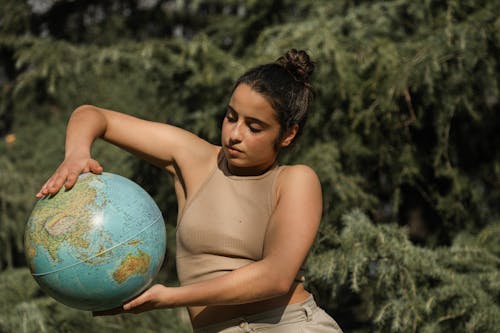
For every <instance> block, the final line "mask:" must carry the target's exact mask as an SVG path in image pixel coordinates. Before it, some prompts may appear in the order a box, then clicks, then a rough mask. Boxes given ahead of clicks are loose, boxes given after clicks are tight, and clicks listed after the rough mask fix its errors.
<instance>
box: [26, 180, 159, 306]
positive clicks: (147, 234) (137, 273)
mask: <svg viewBox="0 0 500 333" xmlns="http://www.w3.org/2000/svg"><path fill="white" fill-rule="evenodd" d="M24 246H25V253H26V259H27V262H28V265H29V267H30V270H31V274H32V275H33V277H34V278H35V280H36V281H37V282H38V284H39V285H40V287H41V288H42V290H44V291H45V292H46V293H47V294H48V295H50V296H52V297H53V298H54V299H56V300H57V301H59V302H61V303H63V304H66V305H68V306H70V307H73V308H77V309H81V310H90V311H99V310H107V309H111V308H114V307H117V306H121V305H122V304H123V303H124V302H125V301H127V300H129V299H131V298H133V297H134V296H136V295H138V294H139V293H141V292H142V291H143V290H144V289H146V288H147V287H148V285H150V284H151V282H152V281H153V279H154V278H155V276H156V275H157V274H158V271H159V269H160V267H161V265H162V263H163V259H164V254H165V250H166V232H165V224H164V220H163V217H162V214H161V212H160V210H159V209H158V206H157V205H156V203H155V202H154V201H153V199H152V198H151V197H150V196H149V194H147V192H146V191H144V189H142V188H141V187H140V186H139V185H137V184H136V183H134V182H133V181H131V180H129V179H127V178H125V177H122V176H119V175H116V174H112V173H106V172H105V173H102V174H100V175H96V174H92V173H84V174H81V175H80V176H79V178H78V180H77V182H76V184H75V185H74V186H73V188H72V189H70V190H66V189H64V188H62V189H61V190H60V191H59V192H58V193H57V194H55V195H53V196H46V197H44V198H41V199H40V200H38V201H37V203H36V204H35V207H34V208H33V211H32V213H31V215H30V217H29V220H28V222H27V225H26V230H25V237H24Z"/></svg>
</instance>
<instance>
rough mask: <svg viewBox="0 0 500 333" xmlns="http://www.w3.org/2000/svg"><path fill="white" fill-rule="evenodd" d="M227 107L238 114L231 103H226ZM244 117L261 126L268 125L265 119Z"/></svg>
mask: <svg viewBox="0 0 500 333" xmlns="http://www.w3.org/2000/svg"><path fill="white" fill-rule="evenodd" d="M227 108H228V109H229V110H231V111H232V112H235V113H237V114H239V113H238V111H236V110H235V109H234V108H233V107H232V106H231V105H229V104H228V105H227ZM245 118H246V119H248V120H250V121H251V122H255V123H257V124H259V125H260V126H262V127H269V126H270V125H269V124H268V123H266V122H265V121H262V120H260V119H258V118H254V117H245Z"/></svg>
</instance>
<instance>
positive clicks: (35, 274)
mask: <svg viewBox="0 0 500 333" xmlns="http://www.w3.org/2000/svg"><path fill="white" fill-rule="evenodd" d="M162 219H163V216H162V214H161V213H160V215H159V216H158V217H157V218H156V219H155V220H154V221H153V222H151V223H150V224H148V225H147V226H145V227H144V228H142V229H141V230H140V231H138V232H136V233H135V234H134V235H133V236H130V237H129V238H127V239H125V240H124V241H122V242H120V243H118V244H116V245H113V246H112V247H110V248H109V249H106V250H104V251H101V252H99V253H97V254H95V255H93V256H91V257H88V258H86V259H85V260H80V261H77V262H75V263H72V264H70V265H68V266H64V267H61V268H58V269H54V270H52V271H49V272H45V273H31V275H32V276H44V275H49V274H52V273H56V272H59V271H61V270H64V269H68V268H70V267H73V266H76V265H79V264H81V263H84V262H87V261H89V260H92V259H94V258H95V257H98V256H101V255H103V254H104V253H106V252H108V251H110V250H112V249H114V248H116V247H118V246H120V245H122V244H124V243H126V242H128V241H130V240H131V239H132V238H134V237H136V236H137V235H139V234H140V233H142V232H143V231H144V230H146V229H147V228H149V227H151V226H152V225H153V224H155V223H157V222H158V220H162Z"/></svg>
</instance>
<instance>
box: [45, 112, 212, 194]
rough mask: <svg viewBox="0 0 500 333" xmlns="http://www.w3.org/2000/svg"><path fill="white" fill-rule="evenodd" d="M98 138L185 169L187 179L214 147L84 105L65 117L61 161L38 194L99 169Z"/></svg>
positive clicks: (54, 190)
mask: <svg viewBox="0 0 500 333" xmlns="http://www.w3.org/2000/svg"><path fill="white" fill-rule="evenodd" d="M97 138H103V139H104V140H106V141H109V142H111V143H113V144H115V145H117V146H119V147H121V148H123V149H125V150H127V151H130V152H132V153H134V154H136V155H138V156H139V157H141V158H143V159H145V160H147V161H149V162H151V163H152V164H154V165H156V166H158V167H160V168H164V169H166V170H167V171H169V172H171V173H172V174H175V173H176V172H177V171H178V170H181V171H182V172H183V175H184V172H185V173H186V174H187V177H186V175H184V178H187V179H188V182H190V181H191V180H190V179H191V178H196V175H197V174H198V172H196V171H197V170H195V168H196V165H203V164H197V163H194V162H199V163H203V162H205V163H206V162H207V160H208V159H209V158H210V157H211V156H212V155H213V150H214V146H212V145H210V144H209V143H208V142H206V141H204V140H202V139H200V138H199V137H197V136H196V135H194V134H192V133H190V132H188V131H185V130H182V129H180V128H177V127H175V126H171V125H167V124H163V123H156V122H152V121H147V120H142V119H139V118H136V117H132V116H129V115H126V114H123V113H119V112H115V111H112V110H106V109H103V108H99V107H95V106H92V105H83V106H81V107H79V108H77V109H75V111H73V113H72V115H71V117H70V119H69V121H68V125H67V130H66V144H65V158H64V161H63V162H62V163H61V165H60V166H59V167H58V169H57V170H56V172H55V173H54V174H53V175H52V176H51V177H50V178H49V179H48V180H47V182H46V183H45V184H44V185H43V186H42V188H41V190H40V191H39V193H38V194H37V196H38V197H42V196H44V195H51V194H55V193H57V191H58V190H59V189H60V188H61V187H62V186H63V185H64V186H65V187H66V188H71V187H72V186H73V185H74V183H75V182H76V179H77V178H78V175H79V174H80V173H82V172H88V171H91V172H96V173H100V172H102V167H101V166H100V165H99V163H98V162H97V161H95V160H93V159H92V158H91V154H90V150H91V146H92V144H93V142H94V141H95V140H96V139H97ZM191 175H192V177H191ZM188 185H189V184H188Z"/></svg>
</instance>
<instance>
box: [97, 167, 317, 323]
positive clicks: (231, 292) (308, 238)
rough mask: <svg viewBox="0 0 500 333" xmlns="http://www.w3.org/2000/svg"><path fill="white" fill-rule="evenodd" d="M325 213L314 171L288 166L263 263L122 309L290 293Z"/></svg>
mask: <svg viewBox="0 0 500 333" xmlns="http://www.w3.org/2000/svg"><path fill="white" fill-rule="evenodd" d="M321 212H322V196H321V186H320V183H319V180H318V177H317V176H316V174H315V173H314V171H312V169H310V168H309V167H306V166H302V165H298V166H293V167H288V168H286V169H285V170H284V171H283V172H282V174H281V175H280V177H279V180H278V202H277V206H276V209H275V212H274V213H273V215H272V217H271V220H270V225H269V227H268V231H267V234H266V239H265V246H264V257H263V259H262V260H260V261H258V262H255V263H252V264H249V265H246V266H244V267H241V268H239V269H237V270H235V271H233V272H230V273H227V274H225V275H223V276H221V277H217V278H214V279H211V280H207V281H202V282H199V283H194V284H192V285H187V286H182V287H173V288H169V287H165V286H162V285H155V286H153V287H152V288H150V289H149V290H147V291H146V292H144V293H143V294H142V295H140V296H139V297H137V298H136V299H134V300H132V301H130V302H128V303H126V304H125V305H124V307H123V310H125V312H133V313H139V312H142V311H146V310H151V309H155V308H164V307H176V306H186V305H187V306H195V305H227V304H242V303H249V302H255V301H259V300H264V299H269V298H272V297H277V296H280V295H283V294H286V293H287V292H288V291H289V289H290V287H291V286H292V284H293V281H294V279H295V276H296V274H297V272H298V270H299V269H300V267H301V265H302V264H303V262H304V260H305V258H306V256H307V253H308V251H309V249H310V247H311V245H312V243H313V242H314V239H315V237H316V233H317V230H318V227H319V223H320V219H321ZM119 312H122V311H119ZM113 313H116V312H113ZM104 314H106V313H104ZM108 314H110V313H108Z"/></svg>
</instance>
